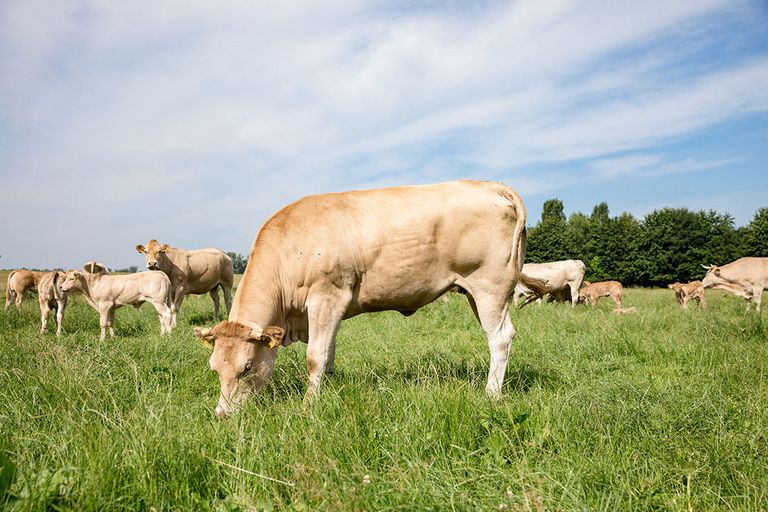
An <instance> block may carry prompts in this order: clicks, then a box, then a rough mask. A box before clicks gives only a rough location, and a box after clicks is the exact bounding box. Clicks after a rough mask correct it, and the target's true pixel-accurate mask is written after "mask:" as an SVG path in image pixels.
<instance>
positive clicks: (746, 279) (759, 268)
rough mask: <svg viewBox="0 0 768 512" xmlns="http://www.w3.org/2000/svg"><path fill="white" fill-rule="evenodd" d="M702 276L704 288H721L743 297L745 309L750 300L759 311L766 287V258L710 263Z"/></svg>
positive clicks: (748, 306)
mask: <svg viewBox="0 0 768 512" xmlns="http://www.w3.org/2000/svg"><path fill="white" fill-rule="evenodd" d="M702 266H703V267H704V268H705V269H707V275H706V276H704V280H703V281H702V285H703V286H704V288H721V289H723V290H728V291H729V292H731V293H734V294H736V295H738V296H739V297H744V298H745V299H746V300H747V311H749V310H750V309H751V306H752V302H754V303H755V309H756V310H757V312H758V313H759V312H760V302H761V299H762V296H763V290H765V289H766V288H768V258H740V259H738V260H736V261H734V262H731V263H729V264H727V265H723V266H722V267H717V266H715V265H710V266H708V267H706V266H704V265H702Z"/></svg>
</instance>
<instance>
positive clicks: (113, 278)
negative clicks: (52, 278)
mask: <svg viewBox="0 0 768 512" xmlns="http://www.w3.org/2000/svg"><path fill="white" fill-rule="evenodd" d="M61 289H62V290H64V291H65V292H73V293H81V294H82V295H83V297H84V298H85V301H86V302H87V303H88V304H89V305H90V306H91V307H92V308H93V309H95V310H96V311H98V312H99V327H100V333H99V340H102V341H103V340H104V338H105V337H106V330H107V328H108V329H109V335H110V336H111V337H113V338H114V337H115V310H116V309H117V308H119V307H122V306H134V307H139V306H141V305H142V304H144V303H145V302H149V303H150V304H152V306H153V307H154V308H155V311H157V316H158V318H159V319H160V334H168V333H170V332H171V327H172V325H171V322H172V319H173V315H172V314H171V282H170V280H168V276H166V275H165V274H163V273H162V272H137V273H134V274H127V275H111V274H109V272H107V269H106V267H105V266H104V265H102V264H101V263H96V262H94V261H89V262H88V263H86V264H85V266H84V267H83V270H82V271H79V270H70V271H69V272H67V274H66V276H65V277H64V282H63V283H62V284H61Z"/></svg>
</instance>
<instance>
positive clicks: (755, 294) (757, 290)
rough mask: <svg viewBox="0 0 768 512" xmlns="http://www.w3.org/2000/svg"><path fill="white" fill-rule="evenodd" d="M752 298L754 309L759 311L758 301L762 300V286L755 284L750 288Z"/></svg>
mask: <svg viewBox="0 0 768 512" xmlns="http://www.w3.org/2000/svg"><path fill="white" fill-rule="evenodd" d="M752 300H753V301H754V302H755V311H757V312H758V313H760V302H762V300H763V287H762V286H755V287H754V288H752Z"/></svg>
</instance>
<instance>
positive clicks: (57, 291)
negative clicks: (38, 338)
mask: <svg viewBox="0 0 768 512" xmlns="http://www.w3.org/2000/svg"><path fill="white" fill-rule="evenodd" d="M66 276H67V274H66V272H60V271H54V272H46V273H44V274H43V276H42V277H41V278H40V283H39V284H38V285H37V299H38V302H39V304H40V323H41V324H42V327H40V334H45V330H46V329H47V328H48V315H49V314H50V313H51V312H53V311H55V312H56V336H60V335H61V322H62V321H63V320H64V309H66V307H67V293H66V292H65V291H64V290H62V289H61V284H62V283H63V282H64V278H66Z"/></svg>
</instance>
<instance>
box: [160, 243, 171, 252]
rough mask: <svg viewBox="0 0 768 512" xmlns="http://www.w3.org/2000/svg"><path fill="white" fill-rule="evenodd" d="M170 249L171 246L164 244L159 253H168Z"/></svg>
mask: <svg viewBox="0 0 768 512" xmlns="http://www.w3.org/2000/svg"><path fill="white" fill-rule="evenodd" d="M170 248H171V246H170V245H168V244H163V245H162V247H160V251H159V252H165V251H167V250H168V249H170Z"/></svg>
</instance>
